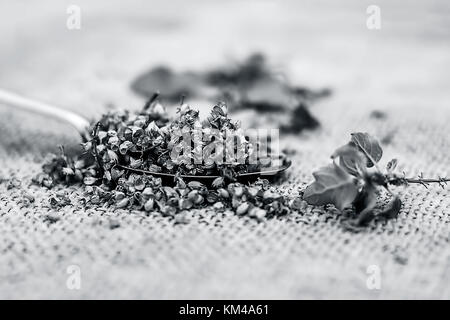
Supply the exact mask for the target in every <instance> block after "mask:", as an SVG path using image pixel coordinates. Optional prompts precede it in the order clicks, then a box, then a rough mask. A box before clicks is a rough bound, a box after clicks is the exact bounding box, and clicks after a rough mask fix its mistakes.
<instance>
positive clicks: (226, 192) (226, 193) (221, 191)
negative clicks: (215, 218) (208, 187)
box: [217, 188, 230, 199]
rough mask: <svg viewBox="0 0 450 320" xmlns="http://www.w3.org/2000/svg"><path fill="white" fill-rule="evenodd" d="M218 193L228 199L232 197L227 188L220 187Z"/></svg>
mask: <svg viewBox="0 0 450 320" xmlns="http://www.w3.org/2000/svg"><path fill="white" fill-rule="evenodd" d="M217 193H218V195H219V196H220V197H222V198H225V199H228V198H229V197H230V194H229V193H228V191H227V190H225V189H224V188H220V189H218V190H217Z"/></svg>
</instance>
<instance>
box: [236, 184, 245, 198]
mask: <svg viewBox="0 0 450 320" xmlns="http://www.w3.org/2000/svg"><path fill="white" fill-rule="evenodd" d="M243 194H244V188H243V187H241V186H237V187H236V188H234V195H235V196H236V197H241V196H242V195H243Z"/></svg>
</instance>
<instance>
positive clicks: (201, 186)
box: [187, 181, 205, 190]
mask: <svg viewBox="0 0 450 320" xmlns="http://www.w3.org/2000/svg"><path fill="white" fill-rule="evenodd" d="M187 186H188V187H189V188H191V189H195V190H199V189H204V188H205V185H204V184H203V183H201V182H199V181H189V183H188V184H187Z"/></svg>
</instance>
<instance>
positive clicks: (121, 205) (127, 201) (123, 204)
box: [116, 198, 129, 208]
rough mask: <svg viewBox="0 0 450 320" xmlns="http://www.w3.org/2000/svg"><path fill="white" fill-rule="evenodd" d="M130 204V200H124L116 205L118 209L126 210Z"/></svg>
mask: <svg viewBox="0 0 450 320" xmlns="http://www.w3.org/2000/svg"><path fill="white" fill-rule="evenodd" d="M128 203H129V200H128V198H124V199H122V200H120V201H119V202H117V203H116V207H117V208H125V207H126V206H127V205H128Z"/></svg>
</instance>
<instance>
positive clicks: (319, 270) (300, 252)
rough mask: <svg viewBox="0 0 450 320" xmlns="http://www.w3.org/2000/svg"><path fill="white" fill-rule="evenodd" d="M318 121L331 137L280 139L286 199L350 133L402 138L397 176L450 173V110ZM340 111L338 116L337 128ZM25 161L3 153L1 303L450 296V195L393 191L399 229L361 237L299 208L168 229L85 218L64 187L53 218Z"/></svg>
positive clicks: (145, 219)
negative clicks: (285, 153)
mask: <svg viewBox="0 0 450 320" xmlns="http://www.w3.org/2000/svg"><path fill="white" fill-rule="evenodd" d="M329 106H330V107H331V106H332V104H329ZM324 108H326V106H324ZM317 112H318V113H319V112H320V114H321V115H323V116H322V117H321V118H322V119H321V120H322V123H323V127H324V128H326V129H323V130H321V131H318V132H314V133H310V134H309V135H304V136H302V137H286V138H285V139H284V142H283V144H284V143H285V144H286V145H288V146H290V147H291V148H295V149H296V150H297V153H296V154H295V155H294V156H293V166H292V169H291V170H290V172H289V176H288V179H287V181H286V182H283V183H282V184H281V186H280V188H281V189H282V190H283V191H284V192H285V193H286V194H288V195H289V194H290V195H293V196H295V195H296V194H297V193H298V188H299V187H303V186H304V185H305V182H308V181H309V180H310V179H311V177H310V176H311V171H312V170H313V169H314V168H315V167H317V166H318V161H322V162H326V161H328V160H327V159H328V155H329V154H330V152H331V151H332V150H333V147H334V146H336V145H338V144H340V143H343V142H344V141H345V139H346V138H348V132H349V130H352V129H355V130H356V129H358V128H359V129H363V128H364V129H365V130H368V131H371V132H375V133H383V132H389V129H390V128H398V131H397V132H396V133H395V134H394V135H393V137H392V138H391V139H392V141H391V142H390V144H389V145H388V146H386V147H385V154H386V156H389V155H392V156H394V155H395V156H396V157H398V158H399V159H401V160H400V163H401V170H404V171H405V172H408V173H409V174H411V175H416V174H418V173H419V172H420V170H422V169H423V170H424V173H425V174H427V175H433V176H436V175H438V174H441V173H445V172H446V170H448V168H449V167H448V165H449V163H448V157H449V152H448V151H449V150H450V142H449V140H448V139H447V136H446V135H443V134H442V132H449V129H450V128H449V124H448V120H449V117H450V114H449V113H448V112H447V113H439V114H438V113H436V114H434V115H433V116H429V118H428V119H426V121H425V120H424V118H423V117H426V116H427V115H426V114H424V115H423V117H421V118H420V119H419V120H417V114H414V116H409V117H408V116H405V115H403V116H402V117H398V116H396V115H395V113H391V114H390V115H389V119H388V120H375V119H369V118H368V116H367V114H366V113H363V114H360V115H358V112H357V110H349V109H346V110H336V109H331V110H326V109H322V107H320V108H319V107H318V108H317ZM335 112H339V113H340V114H341V118H342V121H340V122H339V124H338V125H336V124H335V123H334V121H333V119H335V117H336V114H335ZM437 115H439V116H437ZM391 118H393V119H392V120H391ZM344 119H345V120H344ZM9 123H13V122H12V121H11V122H9ZM333 123H334V124H333ZM355 123H357V124H358V125H357V126H355V125H354V124H355ZM405 123H407V125H405ZM2 128H3V130H4V131H3V132H2V136H5V135H6V136H9V134H11V135H12V134H13V131H12V126H10V125H9V124H7V123H3V122H2ZM5 128H6V129H5ZM400 128H401V129H400ZM5 131H6V132H5ZM20 134H21V133H20V132H19V133H18V135H20ZM48 138H49V140H51V138H50V137H48ZM382 138H383V137H382ZM16 139H19V138H17V137H15V138H14V140H16ZM23 139H25V138H23ZM39 141H41V139H36V140H35V143H38V142H39ZM55 143H56V142H55ZM318 145H320V146H321V147H320V148H317V146H318ZM32 158H33V157H32V155H31V154H29V153H17V154H16V153H15V154H10V153H7V152H6V150H5V152H2V153H1V163H2V166H1V168H0V173H1V175H2V176H3V177H9V176H11V175H14V176H15V177H17V178H19V179H21V180H22V184H23V187H22V188H13V189H11V190H7V189H6V185H7V183H3V184H1V185H0V192H1V202H0V212H1V224H0V246H1V247H0V250H1V256H0V261H1V263H0V267H1V270H0V274H1V275H2V276H1V282H0V296H1V297H3V298H9V297H11V298H12V297H15V298H18V297H21V298H22V297H23V298H24V297H29V298H44V297H47V298H56V297H60V298H100V297H101V298H336V297H337V298H342V297H357V298H399V297H404V298H419V297H423V298H449V297H450V292H449V286H448V284H449V277H450V274H449V264H450V247H449V236H450V201H449V200H448V199H449V197H448V190H442V189H440V188H439V187H430V188H429V189H426V188H424V187H410V188H408V189H407V190H402V189H400V190H398V192H400V194H401V196H402V199H404V207H403V209H402V211H401V213H400V216H399V217H398V219H396V220H393V221H389V222H387V223H386V222H378V223H373V224H371V225H370V226H369V227H368V228H366V229H363V230H362V231H360V232H359V233H351V232H349V231H346V229H345V228H343V226H342V222H343V221H345V220H346V219H348V217H346V215H342V214H341V213H339V212H338V211H336V210H334V209H330V210H329V211H326V210H324V209H323V208H320V207H319V208H313V207H310V206H307V205H306V204H304V207H303V210H302V212H301V213H299V214H293V215H290V216H287V217H283V218H276V219H271V220H267V221H264V222H261V223H258V222H255V221H254V220H251V219H247V218H242V217H237V216H234V215H233V214H227V213H225V214H215V213H213V212H210V211H209V210H201V211H200V210H198V211H192V212H190V216H189V219H190V222H189V223H188V224H186V225H175V224H174V222H173V220H170V219H168V218H164V217H160V216H159V215H150V216H145V215H144V214H142V213H140V212H128V211H124V210H111V209H98V210H93V209H89V210H84V209H83V206H82V205H80V202H79V199H80V197H82V195H81V190H80V189H79V188H77V187H71V188H65V189H67V190H68V191H69V192H70V197H71V199H72V205H70V206H66V207H63V208H61V209H59V210H54V209H51V207H50V205H49V201H48V199H49V197H50V196H51V195H52V194H53V193H54V192H55V190H50V191H48V190H46V189H43V188H39V187H36V186H29V183H30V178H31V177H32V176H33V174H35V173H36V172H38V171H39V163H36V162H34V161H33V160H32ZM447 172H448V171H447ZM22 189H25V190H28V192H30V193H32V194H33V195H34V196H35V198H36V200H35V202H34V203H32V204H31V205H30V206H24V205H23V204H22V203H23V196H22ZM384 200H385V199H384ZM49 217H50V219H49ZM51 218H59V220H57V221H56V222H55V221H54V220H52V219H51ZM111 225H115V226H116V227H117V226H118V227H117V228H114V229H111V228H110V226H111ZM70 265H77V266H79V267H80V268H81V272H82V289H81V290H74V291H71V290H69V289H67V287H66V279H67V278H68V274H67V273H66V270H67V267H68V266H70ZM370 265H377V266H378V267H379V268H380V270H381V276H382V283H381V289H380V290H374V291H371V290H368V289H367V287H366V279H367V277H368V274H367V273H366V271H367V268H368V266H370Z"/></svg>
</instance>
